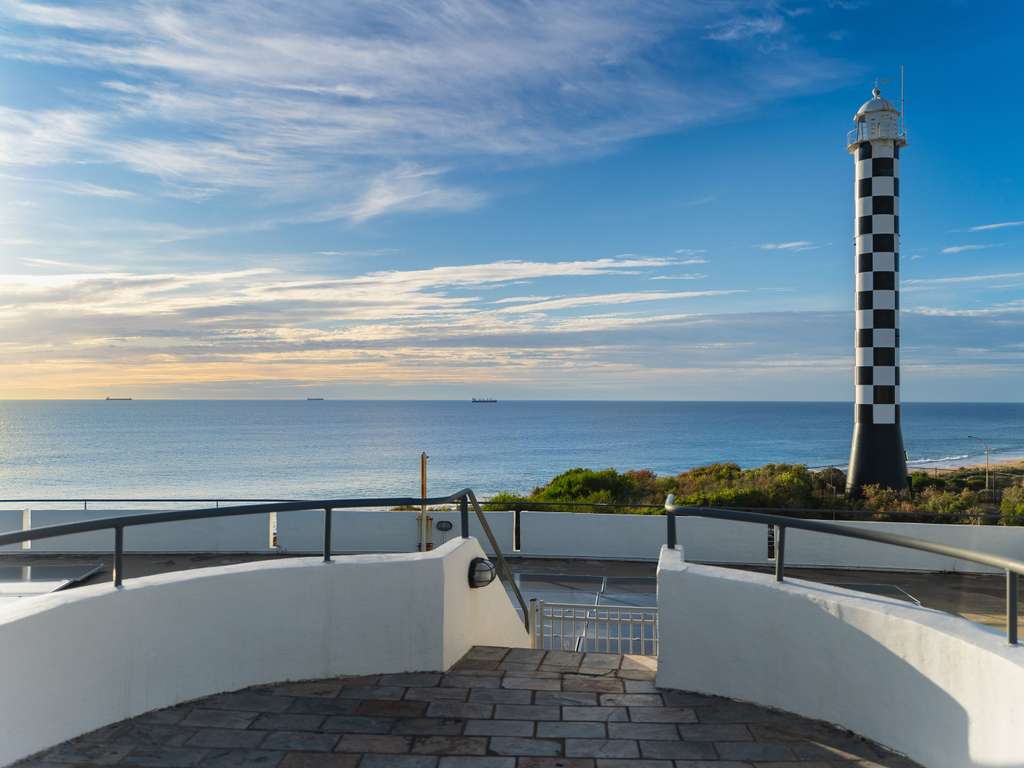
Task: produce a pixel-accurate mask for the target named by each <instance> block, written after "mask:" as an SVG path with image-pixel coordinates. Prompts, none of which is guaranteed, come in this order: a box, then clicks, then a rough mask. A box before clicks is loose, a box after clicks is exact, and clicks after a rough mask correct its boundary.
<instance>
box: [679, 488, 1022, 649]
mask: <svg viewBox="0 0 1024 768" xmlns="http://www.w3.org/2000/svg"><path fill="white" fill-rule="evenodd" d="M679 515H684V516H690V517H707V518H711V519H714V520H731V521H733V522H739V523H759V524H761V525H768V526H772V527H774V528H775V580H776V581H782V580H783V578H784V577H785V569H786V528H798V529H800V530H804V531H814V532H815V533H827V534H829V535H831V536H843V537H845V538H848V539H863V540H865V541H875V542H878V543H880V544H891V545H892V546H894V547H906V548H907V549H916V550H919V551H921V552H931V553H932V554H936V555H946V556H948V557H955V558H957V559H959V560H968V561H970V562H972V563H980V564H981V565H989V566H992V567H994V568H999V569H1001V570H1003V571H1004V572H1005V573H1006V639H1007V641H1008V642H1009V643H1010V644H1011V645H1016V644H1017V604H1018V589H1017V587H1018V584H1017V578H1018V577H1019V576H1024V562H1021V561H1020V560H1014V559H1012V558H1009V557H1003V556H1001V555H989V554H986V553H984V552H975V551H974V550H971V549H963V548H962V547H953V546H950V545H948V544H936V543H934V542H931V541H922V540H921V539H914V538H911V537H910V536H900V535H897V534H894V533H881V532H879V531H865V530H862V529H860V528H848V527H846V526H841V525H836V524H835V523H826V522H822V521H820V520H803V519H800V518H793V517H782V516H781V515H766V514H764V513H762V512H740V511H737V510H734V509H718V508H715V507H683V506H676V504H675V496H673V495H669V497H668V498H667V499H665V524H666V536H665V538H666V543H667V545H668V546H669V547H670V548H672V549H675V547H676V544H677V536H676V517H678V516H679Z"/></svg>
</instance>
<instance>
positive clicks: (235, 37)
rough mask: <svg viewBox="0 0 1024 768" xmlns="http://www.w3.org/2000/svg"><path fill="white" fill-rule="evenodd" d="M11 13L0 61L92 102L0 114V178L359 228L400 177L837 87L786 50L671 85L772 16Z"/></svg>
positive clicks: (86, 8) (471, 7) (400, 9)
mask: <svg viewBox="0 0 1024 768" xmlns="http://www.w3.org/2000/svg"><path fill="white" fill-rule="evenodd" d="M5 11H6V13H7V14H8V16H9V17H10V19H11V20H12V21H11V24H9V25H7V27H6V28H5V30H4V32H3V33H2V34H0V51H2V53H0V55H3V56H6V57H9V58H15V59H21V60H26V61H32V62H45V63H47V64H52V65H58V66H69V67H78V68H82V67H85V68H91V69H95V70H100V71H102V72H103V80H102V81H101V82H103V83H104V86H103V87H102V89H101V90H100V91H99V92H98V93H94V94H91V96H92V97H91V98H90V99H88V100H87V102H86V103H88V104H90V107H89V108H88V109H83V108H77V107H76V108H74V109H65V110H56V111H55V110H50V111H46V112H37V111H27V110H21V111H18V110H11V109H5V110H3V111H0V162H5V163H20V164H29V165H32V164H36V165H38V164H53V163H59V162H63V161H64V160H66V159H68V158H69V157H71V156H74V158H75V159H76V160H89V161H90V162H102V163H117V164H120V165H122V166H124V167H127V168H129V169H131V170H133V171H134V172H136V173H141V174H146V175H150V176H155V177H157V178H159V179H160V180H161V181H162V183H163V191H164V193H165V194H169V195H174V196H178V197H183V198H186V199H196V200H202V199H207V198H209V197H210V196H212V195H215V194H217V193H218V192H219V191H223V190H227V189H232V188H250V189H257V190H262V191H264V192H268V191H269V192H272V193H273V194H274V195H276V196H281V195H288V196H291V197H292V198H295V199H302V198H304V197H310V196H313V195H315V193H319V192H322V190H323V189H324V188H325V186H328V187H329V188H332V189H336V190H337V191H338V193H339V195H341V196H347V197H348V199H345V200H344V201H343V202H344V204H346V205H349V206H350V207H353V210H355V211H356V212H357V216H356V218H357V219H358V217H359V215H361V214H362V213H365V214H368V215H367V216H366V218H372V216H373V215H374V211H375V210H377V208H376V201H377V200H380V199H384V200H393V199H395V191H394V190H393V189H391V188H387V189H384V190H380V189H376V190H371V192H370V193H369V194H370V195H371V198H370V199H368V200H364V199H363V198H364V197H365V196H366V195H367V194H368V193H367V188H368V187H372V186H373V184H374V183H375V181H376V183H377V184H378V185H379V184H387V182H388V176H389V174H392V175H393V174H394V173H395V171H394V170H393V169H395V168H404V167H406V166H405V165H404V164H405V163H415V164H416V165H417V166H418V167H420V168H428V169H429V168H438V167H443V166H447V165H450V164H451V162H452V161H453V159H458V158H464V157H498V158H502V159H503V161H508V160H510V159H519V160H520V161H524V162H535V161H537V160H540V159H542V160H544V161H547V160H549V159H552V158H558V159H561V158H571V157H574V156H579V155H581V154H593V153H595V152H602V151H605V150H607V149H608V148H610V147H614V146H616V145H618V144H621V143H622V142H624V141H628V140H630V139H634V138H637V137H641V136H648V135H653V134H657V133H661V132H664V131H667V130H676V129H679V128H683V127H686V126H688V125H692V124H695V123H701V122H706V121H709V120H717V119H722V118H723V117H727V116H729V115H733V114H739V113H741V112H744V111H748V110H751V109H754V108H756V106H757V104H759V103H762V102H766V101H774V100H777V99H778V98H779V96H780V95H783V94H785V93H793V92H801V91H803V90H805V89H807V88H809V87H816V86H821V85H824V84H827V83H831V82H833V81H834V80H835V79H836V77H837V76H838V75H840V74H841V73H842V72H844V71H846V70H847V67H846V65H843V64H841V63H840V62H838V61H830V60H826V59H823V58H822V57H821V56H819V55H818V54H816V53H814V52H813V51H811V50H810V49H809V47H808V46H806V45H796V44H794V45H792V46H791V48H790V49H789V50H787V51H786V52H785V53H784V54H780V55H779V56H778V57H775V58H773V60H772V61H771V62H765V61H763V60H761V59H758V58H755V57H747V56H741V57H738V58H737V59H736V61H734V62H733V68H734V70H736V71H735V72H733V74H732V75H730V76H729V77H727V78H726V77H723V78H720V79H710V78H707V77H706V76H704V75H701V76H700V77H697V76H694V77H692V78H683V79H680V77H679V73H678V72H677V71H674V70H676V69H677V68H675V67H674V64H675V62H676V57H675V55H674V54H669V53H667V50H666V49H665V48H664V46H663V45H662V43H663V41H664V40H666V39H670V38H671V39H673V40H680V41H685V42H684V43H683V44H685V45H687V56H688V57H690V58H691V59H692V60H693V61H694V62H696V61H698V60H699V59H701V58H703V57H706V56H711V54H710V52H705V51H702V50H701V48H700V46H699V45H697V44H696V43H697V42H699V39H698V38H699V37H700V36H701V35H702V34H703V33H704V32H705V31H708V30H710V32H709V36H711V37H712V38H713V39H715V40H741V39H745V38H749V37H754V36H764V35H770V34H773V33H774V32H777V31H779V24H781V17H779V16H778V15H777V14H774V13H764V14H756V13H753V14H748V13H740V12H738V11H737V9H736V8H734V7H732V6H731V5H727V6H718V5H716V4H707V3H700V2H689V1H688V0H687V1H684V2H679V3H671V4H666V3H661V2H646V3H640V4H633V5H631V6H630V7H629V8H628V9H624V8H623V7H622V6H621V5H620V4H619V3H615V2H611V1H610V0H594V2H586V3H582V2H568V3H566V2H551V1H549V0H541V2H536V3H530V4H506V3H497V2H487V1H486V0H452V1H451V2H443V3H442V2H423V3H420V2H411V1H408V0H406V1H404V2H399V3H395V4H389V5H386V6H383V5H380V4H378V3H374V2H370V1H369V0H353V1H352V2H346V3H341V4H334V5H331V6H329V7H328V6H323V7H312V6H301V7H300V6H282V5H280V4H276V3H271V2H248V3H241V2H237V1H235V0H226V1H223V2H209V3H200V4H180V5H172V6H160V5H153V4H151V3H148V2H142V1H141V0H140V1H131V0H129V1H127V2H125V3H123V4H121V5H119V6H118V8H117V10H116V12H115V11H114V10H111V9H109V8H102V7H95V6H90V5H77V4H75V5H56V4H54V5H42V4H34V3H26V2H18V1H17V0H9V2H7V3H5ZM12 25H13V29H12V28H11V27H12ZM18 32H23V33H22V34H18ZM748 75H749V76H748ZM776 75H778V76H776ZM694 105H699V106H700V108H699V109H694V108H693V107H694ZM156 126H159V130H156V129H155V127H156ZM269 192H268V193H269ZM422 192H423V193H422V194H420V195H416V196H415V197H416V199H418V200H419V201H421V202H422V203H423V204H422V205H416V204H410V206H408V207H404V206H402V205H393V206H390V208H389V209H390V210H396V211H397V210H425V209H427V210H436V209H438V208H441V209H455V210H464V209H465V208H466V207H471V206H472V205H476V204H479V201H480V199H481V195H482V194H483V193H480V192H475V191H471V190H465V189H451V188H446V189H443V190H437V191H422ZM707 200H708V198H706V197H705V198H699V199H697V200H694V201H691V204H694V205H697V204H703V203H704V202H706V201H707ZM359 201H362V202H364V203H366V206H365V207H360V202H359ZM386 204H387V203H385V205H386Z"/></svg>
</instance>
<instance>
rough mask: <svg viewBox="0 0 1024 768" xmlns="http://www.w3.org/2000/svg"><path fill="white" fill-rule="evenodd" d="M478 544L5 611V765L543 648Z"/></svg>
mask: <svg viewBox="0 0 1024 768" xmlns="http://www.w3.org/2000/svg"><path fill="white" fill-rule="evenodd" d="M482 554H483V553H482V550H481V549H480V546H479V544H478V543H477V542H476V540H475V539H466V540H462V539H459V540H456V541H451V542H448V543H446V544H444V545H443V546H441V547H439V548H438V549H436V550H434V551H432V552H427V553H424V554H418V553H412V554H398V555H355V556H350V557H340V558H337V559H336V560H335V561H334V562H333V563H330V564H325V563H322V562H320V561H319V560H318V559H316V558H301V559H287V560H275V561H269V562H260V563H242V564H238V565H231V566H225V567H217V568H203V569H198V570H191V571H183V572H177V573H167V574H160V575H157V576H147V577H143V578H138V579H128V580H126V581H125V583H124V586H123V587H122V588H121V589H115V588H114V587H112V586H110V585H106V584H104V585H96V586H91V587H82V588H79V589H74V590H69V591H66V592H59V593H55V594H52V595H46V596H42V597H33V598H23V599H22V600H20V601H18V602H17V603H15V604H13V605H11V606H9V607H5V608H4V609H2V612H0V648H2V649H3V651H2V653H0V680H2V681H3V684H2V685H0V734H2V738H0V765H6V764H7V763H9V762H12V761H14V760H17V759H19V758H22V757H25V756H27V755H30V754H33V753H35V752H37V751H39V750H41V749H44V748H46V747H49V746H52V745H54V744H57V743H60V742H62V741H64V740H66V739H69V738H72V737H74V736H78V735H80V734H82V733H86V732H88V731H91V730H93V729H95V728H99V727H101V726H103V725H106V724H108V723H113V722H117V721H120V720H123V719H125V718H128V717H133V716H135V715H139V714H142V713H143V712H148V711H150V710H153V709H159V708H161V707H166V706H170V705H173V704H177V703H180V702H183V701H188V700H190V699H195V698H198V697H200V696H206V695H209V694H213V693H218V692H223V691H231V690H235V689H238V688H243V687H246V686H250V685H257V684H261V683H268V682H274V681H280V680H304V679H312V678H322V677H331V676H336V675H343V674H365V673H373V672H406V671H416V670H441V669H447V668H448V667H449V666H450V665H451V664H453V663H454V662H455V661H457V660H458V659H459V657H460V656H462V654H464V653H465V652H466V651H467V650H468V649H469V648H470V647H471V646H472V645H476V644H483V645H498V644H500V645H512V646H521V647H527V646H528V645H529V636H528V635H527V633H526V631H525V630H524V628H523V625H522V622H521V621H520V620H519V616H518V614H517V613H516V611H515V609H514V608H513V607H512V604H511V603H510V602H509V600H508V597H507V596H506V594H505V590H504V588H503V587H502V585H501V584H500V582H497V581H496V582H494V583H493V584H491V585H489V586H487V587H484V588H481V589H470V588H469V584H468V570H469V563H470V561H471V560H472V559H473V558H474V557H478V556H480V555H482Z"/></svg>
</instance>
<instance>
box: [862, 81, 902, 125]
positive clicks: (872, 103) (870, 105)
mask: <svg viewBox="0 0 1024 768" xmlns="http://www.w3.org/2000/svg"><path fill="white" fill-rule="evenodd" d="M872 112H895V113H897V114H898V113H899V110H898V109H896V107H894V106H893V105H892V102H891V101H889V100H888V99H883V98H882V91H881V90H879V88H878V86H877V85H876V86H875V87H874V88H873V89H872V91H871V98H870V99H868V100H867V101H865V102H864V103H863V104H861V105H860V109H858V110H857V114H856V115H854V116H853V119H854V120H856V121H857V122H858V123H859V122H861V121H862V120H864V118H865V117H867V115H868V114H870V113H872Z"/></svg>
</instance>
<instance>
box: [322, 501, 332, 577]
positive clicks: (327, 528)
mask: <svg viewBox="0 0 1024 768" xmlns="http://www.w3.org/2000/svg"><path fill="white" fill-rule="evenodd" d="M331 512H332V510H331V508H330V507H324V562H325V563H329V562H331Z"/></svg>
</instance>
